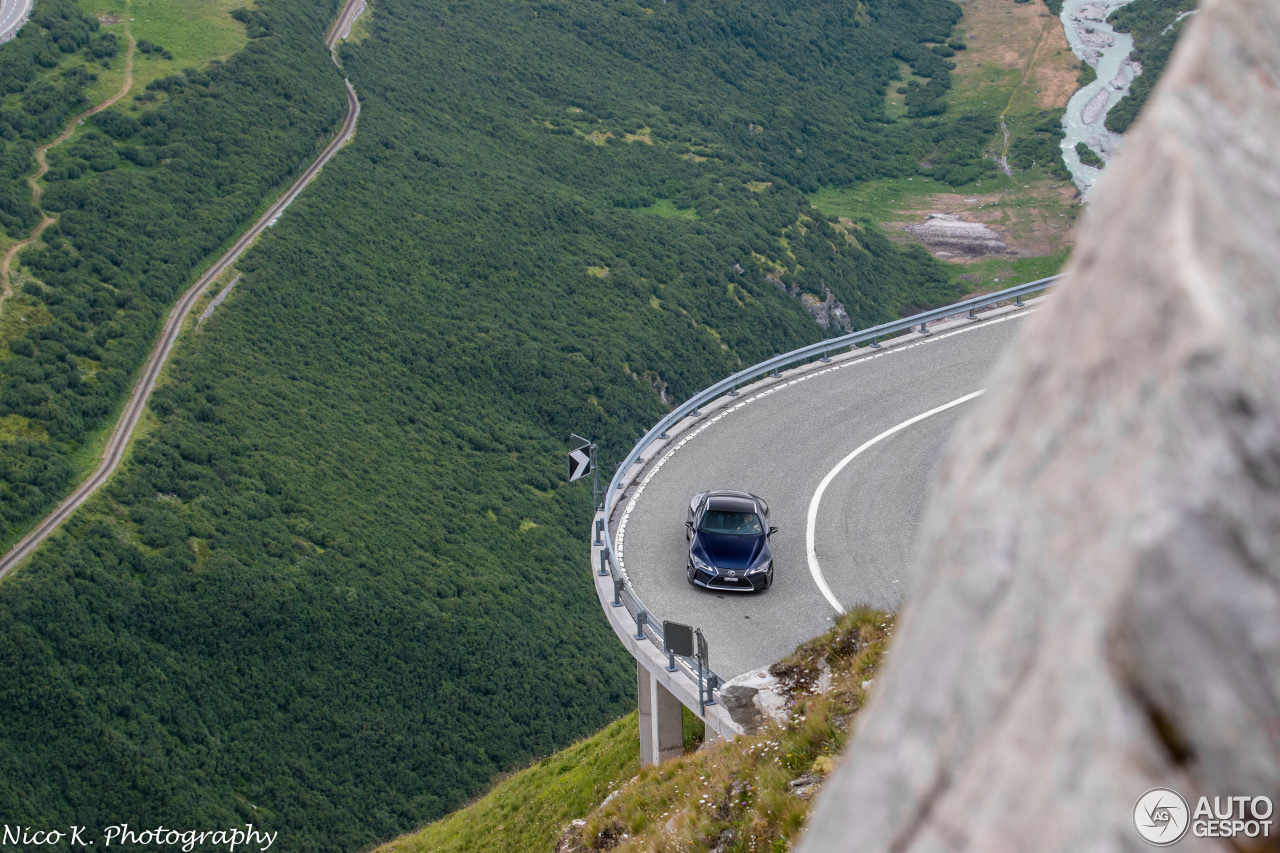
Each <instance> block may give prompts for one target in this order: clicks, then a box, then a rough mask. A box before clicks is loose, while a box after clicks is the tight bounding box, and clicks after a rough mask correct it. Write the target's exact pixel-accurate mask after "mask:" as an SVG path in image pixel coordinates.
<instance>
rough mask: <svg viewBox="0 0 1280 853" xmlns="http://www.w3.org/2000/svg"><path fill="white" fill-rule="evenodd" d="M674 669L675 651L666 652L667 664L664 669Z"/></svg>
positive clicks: (668, 670) (672, 670) (670, 670)
mask: <svg viewBox="0 0 1280 853" xmlns="http://www.w3.org/2000/svg"><path fill="white" fill-rule="evenodd" d="M676 669H677V667H676V653H675V652H667V666H666V670H667V672H675V671H676Z"/></svg>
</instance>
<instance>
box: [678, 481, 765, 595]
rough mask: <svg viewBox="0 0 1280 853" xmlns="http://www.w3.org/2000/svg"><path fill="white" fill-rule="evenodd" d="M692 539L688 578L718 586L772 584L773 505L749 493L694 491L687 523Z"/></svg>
mask: <svg viewBox="0 0 1280 853" xmlns="http://www.w3.org/2000/svg"><path fill="white" fill-rule="evenodd" d="M684 526H685V532H686V534H687V535H688V538H689V564H688V566H687V567H686V572H687V574H688V577H689V583H691V584H694V585H696V586H701V587H706V588H707V589H715V590H722V589H724V590H730V591H733V592H755V591H757V590H763V589H768V588H769V587H770V586H771V585H772V584H773V551H772V550H770V548H769V537H770V536H772V535H773V534H774V533H775V532H776V531H777V529H778V528H776V527H770V526H769V505H768V504H766V503H765V502H764V501H763V500H762V499H760V498H759V497H757V496H756V495H753V494H750V493H749V492H733V491H717V492H703V493H702V494H699V495H694V496H693V500H692V501H690V502H689V517H688V520H686V521H685V523H684Z"/></svg>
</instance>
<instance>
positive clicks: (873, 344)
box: [869, 341, 880, 349]
mask: <svg viewBox="0 0 1280 853" xmlns="http://www.w3.org/2000/svg"><path fill="white" fill-rule="evenodd" d="M869 346H870V347H871V348H872V349H880V343H879V342H878V341H872V342H871V343H870V344H869Z"/></svg>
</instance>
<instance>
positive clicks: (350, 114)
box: [0, 0, 360, 578]
mask: <svg viewBox="0 0 1280 853" xmlns="http://www.w3.org/2000/svg"><path fill="white" fill-rule="evenodd" d="M359 2H360V0H348V2H347V5H346V6H345V7H344V9H343V12H342V13H341V14H340V15H339V20H341V19H342V15H345V14H346V13H347V10H348V9H350V8H352V7H353V6H355V5H356V4H358V3H359ZM325 42H326V44H330V42H329V37H326V40H325ZM330 46H331V45H330ZM346 86H347V117H346V120H345V121H343V123H342V127H341V128H340V129H339V130H338V132H337V134H335V135H334V137H333V141H332V142H330V143H329V145H328V146H327V147H326V148H325V149H324V151H323V152H321V154H320V156H319V157H317V158H316V160H315V162H313V163H312V164H311V165H310V166H309V167H308V168H307V170H306V171H305V172H303V173H302V175H301V177H299V178H298V180H296V181H294V183H293V185H292V186H290V187H289V189H288V190H287V191H286V192H285V194H284V195H282V196H281V197H280V198H279V199H278V200H277V201H276V202H275V203H274V204H273V205H271V207H269V208H268V209H267V212H266V213H264V214H262V216H261V217H260V218H259V219H258V221H257V222H255V223H254V224H253V226H252V227H250V228H249V230H247V231H245V232H244V234H243V235H241V237H240V239H239V240H237V241H236V243H235V245H234V246H232V247H231V248H230V249H229V250H227V252H226V254H224V255H223V256H222V257H220V258H218V260H217V261H216V262H215V263H214V264H213V266H211V267H210V268H209V270H208V271H207V272H206V273H205V274H204V275H202V276H200V278H199V280H197V281H196V283H195V284H193V285H192V286H191V287H190V288H188V290H187V291H186V292H185V293H184V294H183V295H182V298H181V299H180V300H179V301H178V304H177V305H175V306H174V308H173V310H172V311H170V312H169V317H168V319H167V320H166V321H165V324H164V328H163V329H162V330H161V333H160V340H159V341H158V342H157V343H156V346H155V349H153V350H152V351H151V355H150V357H149V358H148V359H147V363H146V367H145V368H144V369H143V371H142V376H141V377H139V379H138V381H137V383H136V384H135V385H134V387H133V393H132V394H131V395H130V397H129V401H128V402H127V403H126V404H125V407H124V412H123V413H122V414H121V415H120V420H119V421H117V422H116V426H115V429H113V430H112V432H111V437H110V438H109V439H108V440H107V446H106V449H105V450H104V451H103V454H102V460H101V461H100V462H99V464H98V467H97V468H96V469H95V470H94V472H93V474H91V475H90V476H89V478H88V479H87V480H85V481H84V482H83V483H81V484H80V486H79V488H77V489H76V490H75V491H74V492H72V493H71V496H70V497H68V498H67V499H66V500H64V501H63V502H62V503H60V504H58V506H57V508H56V509H55V510H54V511H53V512H51V513H50V514H49V515H48V516H46V517H45V518H44V520H42V521H41V522H40V523H39V524H38V525H36V527H35V529H34V530H32V531H31V532H30V533H28V534H27V535H26V536H25V537H24V538H23V539H22V540H20V541H19V542H18V544H17V545H15V546H14V547H13V548H12V549H11V550H10V551H9V553H7V554H5V555H4V557H3V558H0V578H4V577H5V576H6V575H8V574H9V573H10V572H11V571H13V569H14V568H15V567H16V566H17V565H18V564H19V563H20V562H21V561H22V560H23V559H24V558H25V557H26V556H27V555H28V554H30V553H31V552H32V551H34V550H35V549H36V547H37V546H38V545H39V544H40V543H41V542H43V541H44V540H45V538H47V537H48V536H49V534H50V533H52V532H53V531H55V530H57V529H58V527H59V526H60V525H61V524H62V522H64V521H66V519H67V518H68V517H70V515H71V513H72V512H74V511H75V509H76V507H78V506H80V504H82V503H84V502H85V501H86V500H87V499H88V498H89V496H90V495H92V494H93V493H94V492H95V491H97V490H98V487H99V486H101V485H102V484H103V483H105V482H106V481H107V480H108V478H110V476H111V472H112V471H114V470H115V468H116V466H117V465H118V464H120V459H121V458H122V457H123V456H124V452H125V449H126V448H127V447H128V445H129V438H130V437H131V436H132V435H133V430H134V428H135V427H136V426H137V425H138V419H139V418H141V417H142V412H143V411H144V410H145V409H146V406H147V400H148V399H149V398H150V397H151V391H152V389H153V388H154V387H155V384H156V377H158V376H159V375H160V369H161V368H162V367H164V362H165V359H167V358H168V357H169V351H170V350H172V349H173V345H174V343H175V342H176V341H177V340H178V335H179V334H180V333H181V331H182V323H183V320H184V319H185V318H186V315H187V314H188V313H189V312H190V311H191V307H192V306H193V305H195V303H196V300H197V299H199V298H200V294H202V293H204V291H205V290H207V289H208V287H209V285H210V284H212V283H213V281H214V279H216V278H217V277H218V276H219V275H221V274H222V273H223V272H224V271H225V270H226V269H227V267H229V266H231V265H232V264H233V263H235V262H236V260H237V259H238V258H239V257H240V255H242V254H243V253H244V251H245V249H247V248H249V245H250V244H251V243H253V241H254V239H255V238H256V237H257V236H258V235H259V234H261V233H262V232H263V230H265V229H266V228H268V227H269V226H270V225H271V224H272V223H273V222H275V220H276V218H277V217H279V216H280V214H281V213H282V212H283V211H284V209H285V208H286V207H288V206H289V205H290V204H291V203H292V202H293V200H294V199H295V198H297V197H298V195H299V194H300V193H301V192H302V191H303V190H304V189H305V188H306V186H307V184H309V183H311V180H312V179H313V178H314V177H315V176H316V175H318V174H319V173H320V170H321V169H322V168H324V164H325V163H328V162H329V160H330V159H331V158H332V157H333V155H334V154H337V153H338V150H339V149H340V148H342V146H343V145H344V144H346V142H347V140H348V139H350V138H351V136H352V135H353V134H354V133H355V129H356V120H357V119H358V118H359V117H360V101H359V100H358V99H357V98H356V90H355V89H353V88H352V87H351V83H350V81H347V83H346Z"/></svg>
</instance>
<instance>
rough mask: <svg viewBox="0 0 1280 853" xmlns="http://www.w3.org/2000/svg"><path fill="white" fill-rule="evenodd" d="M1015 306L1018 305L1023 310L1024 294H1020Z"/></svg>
mask: <svg viewBox="0 0 1280 853" xmlns="http://www.w3.org/2000/svg"><path fill="white" fill-rule="evenodd" d="M1013 304H1014V305H1017V306H1018V307H1019V308H1021V307H1022V294H1021V293H1019V294H1018V301H1017V302H1015V303H1013Z"/></svg>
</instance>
